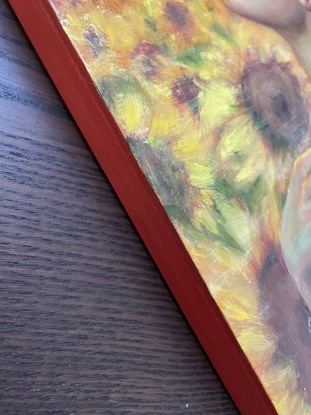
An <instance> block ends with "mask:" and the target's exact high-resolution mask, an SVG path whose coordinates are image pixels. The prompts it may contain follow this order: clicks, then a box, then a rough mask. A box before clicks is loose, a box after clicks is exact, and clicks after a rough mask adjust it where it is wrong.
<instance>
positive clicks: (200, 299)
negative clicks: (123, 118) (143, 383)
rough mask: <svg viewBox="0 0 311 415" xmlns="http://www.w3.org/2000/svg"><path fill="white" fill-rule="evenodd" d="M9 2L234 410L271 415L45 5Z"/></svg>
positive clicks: (37, 0)
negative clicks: (198, 342) (221, 384)
mask: <svg viewBox="0 0 311 415" xmlns="http://www.w3.org/2000/svg"><path fill="white" fill-rule="evenodd" d="M9 3H10V4H11V6H12V8H13V10H14V11H15V13H16V15H17V17H18V18H19V20H20V22H21V24H22V26H23V28H24V30H25V31H26V34H27V35H28V37H29V39H30V40H31V42H32V44H33V45H34V47H35V49H36V51H37V53H38V55H39V57H40V58H41V60H42V62H43V64H44V65H45V67H46V69H47V71H48V73H49V75H50V76H51V78H52V80H53V82H54V84H55V85H56V87H57V89H58V91H59V92H60V94H61V96H62V98H63V99H64V101H65V103H66V105H67V106H68V108H69V110H70V112H71V113H72V115H73V117H74V119H75V121H76V123H77V124H78V126H79V128H80V130H81V132H82V134H83V135H84V137H85V138H86V141H87V142H88V144H89V146H90V148H91V149H92V151H93V153H94V155H95V157H96V158H97V160H98V162H99V164H100V165H101V167H102V168H103V170H104V172H105V174H106V175H107V177H108V179H109V181H110V182H111V184H112V186H113V188H114V189H115V191H116V193H117V195H118V197H119V199H120V200H121V202H122V204H123V206H124V207H125V209H126V211H127V213H128V214H129V216H130V218H131V220H132V221H133V223H134V225H135V227H136V229H137V231H138V232H139V234H140V236H141V237H142V239H143V241H144V243H145V245H146V247H147V249H148V250H149V252H150V253H151V255H152V257H153V259H154V260H155V262H156V264H157V266H158V268H159V270H160V272H161V273H162V275H163V277H164V279H165V280H166V282H167V284H168V286H169V288H170V289H171V291H172V293H173V295H174V297H175V298H176V300H177V302H178V304H179V305H180V307H181V309H182V311H183V313H184V315H185V316H186V318H187V320H188V321H189V323H190V325H191V327H192V329H193V330H194V332H195V334H196V336H197V337H198V339H199V341H200V343H201V345H202V347H203V348H204V350H205V351H206V353H207V355H208V357H209V358H210V359H211V361H212V363H213V365H214V367H215V369H216V370H217V372H218V374H219V376H220V377H221V379H222V381H223V383H224V384H225V386H226V388H227V389H228V391H229V393H230V395H231V396H232V398H233V400H234V401H235V403H236V405H237V406H238V408H239V410H240V411H241V413H242V414H243V415H262V414H265V415H276V414H277V412H276V409H275V408H274V406H273V404H272V402H271V400H270V399H269V397H268V396H267V393H266V391H265V390H264V388H263V386H262V384H261V383H260V381H259V379H258V377H257V376H256V374H255V372H254V370H253V368H252V367H251V365H250V363H249V361H248V360H247V358H246V356H245V355H244V353H243V352H242V350H241V348H240V346H239V344H238V342H237V340H236V338H235V337H234V335H233V333H232V331H231V329H230V327H229V326H228V324H227V322H226V321H225V320H224V318H223V316H222V314H221V311H220V310H219V308H218V306H217V304H216V303H215V301H214V300H213V298H212V297H211V295H210V293H209V292H208V289H207V287H206V285H205V283H204V282H203V280H202V278H201V276H200V274H199V272H198V270H197V269H196V267H195V266H194V264H193V262H192V260H191V258H190V256H189V254H188V252H187V251H186V249H185V247H184V245H183V244H182V242H181V240H180V238H179V236H178V234H177V232H176V230H175V228H174V227H173V225H172V223H171V222H170V220H169V218H168V216H167V214H166V213H165V211H164V208H163V207H162V205H161V204H160V202H159V200H158V198H157V196H156V195H155V193H154V191H153V190H152V188H151V186H150V185H149V183H148V181H147V179H146V178H145V176H144V175H143V174H142V172H141V171H140V169H139V166H138V164H137V162H136V160H135V158H134V156H133V154H132V153H131V151H130V149H129V147H128V145H127V143H126V141H125V140H124V137H123V135H122V133H121V131H120V130H119V128H118V126H117V125H116V123H115V121H114V119H113V117H112V116H111V114H110V113H109V111H108V109H107V108H106V106H105V105H104V103H103V101H102V99H101V98H100V96H99V94H98V92H97V90H96V87H95V85H94V84H93V82H92V80H91V78H90V76H89V74H88V73H87V71H86V69H85V67H84V65H83V63H82V61H81V60H80V58H79V57H78V55H77V52H76V51H75V49H74V47H73V46H72V44H71V43H70V41H69V39H68V38H67V36H66V35H65V33H64V32H63V30H62V28H61V25H60V23H59V22H58V20H57V17H56V15H55V13H54V11H53V9H52V7H51V5H50V4H48V2H47V1H46V0H27V1H25V0H9ZM39 22H40V24H39ZM103 132H104V133H103ZM103 135H105V140H104V139H103ZM134 200H135V203H133V201H134ZM146 205H148V209H145V207H146ZM171 258H175V261H174V263H171ZM181 276H182V277H181Z"/></svg>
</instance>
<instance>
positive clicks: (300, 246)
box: [226, 0, 311, 312]
mask: <svg viewBox="0 0 311 415" xmlns="http://www.w3.org/2000/svg"><path fill="white" fill-rule="evenodd" d="M226 4H227V6H228V7H229V8H230V9H231V10H232V11H233V12H235V13H237V14H239V15H241V16H243V17H245V18H248V19H250V20H253V21H256V22H258V23H260V24H263V25H266V26H269V27H271V28H273V29H274V30H276V31H277V32H278V33H279V34H280V35H281V36H282V37H283V38H284V39H285V40H286V41H287V42H288V44H289V45H290V46H291V48H292V49H293V51H294V52H295V54H296V56H297V58H298V60H299V61H300V63H301V65H302V66H303V68H304V69H305V71H306V72H307V74H308V75H309V76H310V77H311V53H310V45H311V13H310V11H311V0H274V1H271V0H252V1H249V0H227V1H226ZM280 242H281V249H282V253H283V257H284V261H285V264H286V267H287V269H288V272H289V274H290V275H291V277H292V279H293V280H294V282H295V284H296V285H297V287H298V290H299V292H300V295H301V297H302V298H303V300H304V302H305V305H306V306H307V308H308V309H309V312H310V311H311V255H310V254H311V148H309V149H307V150H306V151H305V152H304V153H303V154H302V155H301V156H300V157H299V158H298V159H297V160H296V161H295V163H294V166H293V170H292V173H291V177H290V182H289V187H288V195H287V199H286V203H285V207H284V210H283V217H282V226H281V235H280Z"/></svg>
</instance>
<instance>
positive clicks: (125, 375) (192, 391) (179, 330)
mask: <svg viewBox="0 0 311 415" xmlns="http://www.w3.org/2000/svg"><path fill="white" fill-rule="evenodd" d="M25 1H26V0H25ZM0 175H1V176H0V177H1V180H0V198H1V202H0V278H1V291H0V293H1V294H0V413H1V414H4V415H11V414H12V415H18V414H21V415H26V414H31V415H37V414H40V415H41V414H42V415H47V414H53V415H58V414H59V415H60V414H79V415H80V414H81V415H82V414H83V415H84V414H85V415H88V414H108V415H114V414H163V415H170V414H196V415H199V414H207V415H209V414H221V415H222V414H227V415H236V414H237V413H238V412H237V410H236V409H235V407H234V405H233V403H232V401H231V399H230V397H229V395H228V393H227V392H226V391H225V389H224V387H223V386H222V384H221V382H220V381H219V379H218V377H217V375H216V374H215V372H214V370H213V368H212V367H211V365H210V363H209V361H208V358H207V357H206V355H205V354H204V352H203V351H202V349H201V348H200V346H199V344H198V342H197V340H196V338H195V336H194V335H193V333H192V331H191V329H190V328H189V326H188V324H187V322H186V321H185V319H184V317H183V315H182V313H181V311H180V309H179V308H178V306H177V305H176V303H175V302H174V299H173V297H172V295H171V294H170V292H169V290H168V288H167V286H166V285H165V282H164V281H163V279H162V277H161V276H160V274H159V272H158V270H157V268H156V266H155V265H154V263H153V261H152V259H151V258H150V256H149V255H148V253H147V252H146V249H145V247H144V245H143V243H142V242H141V240H140V238H139V236H138V235H137V233H136V231H135V229H134V228H133V226H132V224H131V222H130V220H129V219H128V217H127V215H126V213H125V211H124V210H123V208H122V206H121V205H120V203H119V201H118V199H117V198H116V196H115V194H114V192H113V190H112V188H111V186H110V185H109V183H108V182H107V179H106V177H105V175H104V174H103V172H102V171H101V169H100V167H99V166H98V164H97V162H96V161H95V159H94V157H93V155H92V154H91V152H90V150H89V148H88V147H87V145H86V143H85V141H84V139H83V137H82V136H81V134H80V132H79V130H78V129H77V127H76V126H75V123H74V122H73V120H72V118H71V116H70V115H69V113H68V111H67V109H66V108H65V106H64V104H63V102H62V100H61V99H60V97H59V95H58V93H57V92H56V90H55V88H54V86H53V84H52V82H51V81H50V79H49V77H48V75H47V73H46V72H45V70H44V69H43V67H42V65H41V63H40V61H39V59H38V58H37V56H36V54H35V52H34V50H33V49H32V47H31V45H30V43H29V41H28V40H27V38H26V36H25V34H24V32H23V30H22V29H21V27H20V25H19V23H18V22H17V20H16V18H15V16H14V14H13V12H12V10H11V8H10V6H9V5H8V2H7V1H6V0H0ZM237 381H238V380H237Z"/></svg>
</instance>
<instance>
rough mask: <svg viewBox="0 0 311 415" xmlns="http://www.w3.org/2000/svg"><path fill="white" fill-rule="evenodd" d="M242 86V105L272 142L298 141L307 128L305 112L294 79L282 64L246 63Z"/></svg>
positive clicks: (306, 114) (303, 101) (294, 144)
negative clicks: (243, 104) (247, 64)
mask: <svg viewBox="0 0 311 415" xmlns="http://www.w3.org/2000/svg"><path fill="white" fill-rule="evenodd" d="M242 90H243V98H244V102H245V105H246V107H247V108H248V109H249V110H250V111H251V112H252V115H253V117H254V120H255V122H256V124H257V125H258V127H259V128H260V129H261V130H262V131H263V132H264V133H265V135H266V136H267V138H269V139H270V140H271V141H272V143H273V145H274V146H279V145H284V144H289V145H291V146H296V145H297V144H299V142H300V141H301V139H302V138H303V137H304V136H305V135H306V133H307V131H308V127H309V115H308V111H307V108H306V105H305V100H304V97H303V94H302V91H301V88H300V85H299V82H298V79H297V78H296V77H295V76H294V75H293V74H292V73H291V72H290V71H289V69H288V68H287V67H286V66H285V65H281V64H277V63H276V62H271V63H259V62H258V63H255V64H252V65H249V66H247V67H246V69H245V71H244V74H243V77H242Z"/></svg>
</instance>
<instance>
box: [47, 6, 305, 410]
mask: <svg viewBox="0 0 311 415" xmlns="http://www.w3.org/2000/svg"><path fill="white" fill-rule="evenodd" d="M49 2H50V3H51V5H52V7H53V8H54V10H55V12H56V14H57V16H58V19H59V21H60V23H61V25H62V27H63V28H64V30H65V32H66V34H67V36H68V37H69V39H70V40H71V42H72V43H73V45H74V47H75V48H76V50H77V52H78V53H79V55H80V57H81V59H82V60H83V62H84V64H85V66H86V68H87V70H88V72H89V74H90V76H91V78H92V79H93V81H94V83H95V85H96V87H97V89H98V92H99V94H101V96H102V98H103V100H104V102H105V104H106V105H107V107H108V109H109V110H110V112H111V114H112V115H113V117H114V119H115V120H116V122H117V124H118V126H119V128H120V130H121V132H122V133H123V136H124V140H126V141H127V143H128V145H129V147H130V149H131V151H132V153H133V155H134V156H135V158H136V160H137V162H138V164H139V166H140V168H141V170H142V171H143V172H144V174H145V176H146V177H147V179H148V181H149V183H150V185H151V186H152V188H153V189H154V191H155V193H156V195H157V197H158V198H159V200H160V201H161V204H162V205H163V207H164V209H165V211H166V213H167V215H168V216H169V218H170V221H171V222H172V224H173V225H174V227H175V229H176V231H177V232H178V234H179V236H180V238H181V240H182V242H183V244H184V246H185V247H186V249H187V251H188V252H189V255H190V256H191V258H192V260H193V262H194V264H195V265H196V267H197V269H198V270H199V272H200V275H201V276H202V279H203V280H204V282H205V283H206V285H207V287H208V289H209V291H210V293H211V294H212V296H213V298H214V299H215V301H216V303H217V305H218V306H219V308H220V310H221V312H222V313H223V315H224V318H225V319H226V321H227V322H228V324H229V326H230V328H231V330H232V332H233V333H234V335H235V337H236V338H237V340H238V342H239V344H240V345H241V348H242V349H243V351H244V353H245V355H246V356H247V358H248V360H249V362H250V363H251V365H252V367H253V368H254V370H255V372H256V374H257V375H258V377H259V379H260V380H261V382H262V384H263V386H264V388H265V390H266V391H267V394H268V395H269V397H270V398H271V400H272V401H273V403H274V405H275V408H276V410H277V412H278V413H279V414H280V415H288V414H295V415H296V414H299V415H308V414H311V359H309V357H310V352H311V317H310V312H311V149H310V146H311V142H310V104H311V101H310V99H311V79H310V78H311V52H310V51H309V45H310V43H311V2H310V0H302V1H300V0H274V1H268V0H252V1H248V0H226V1H223V0H127V1H123V0H71V1H68V0H49ZM146 208H148V207H146ZM181 278H182V276H181Z"/></svg>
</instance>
